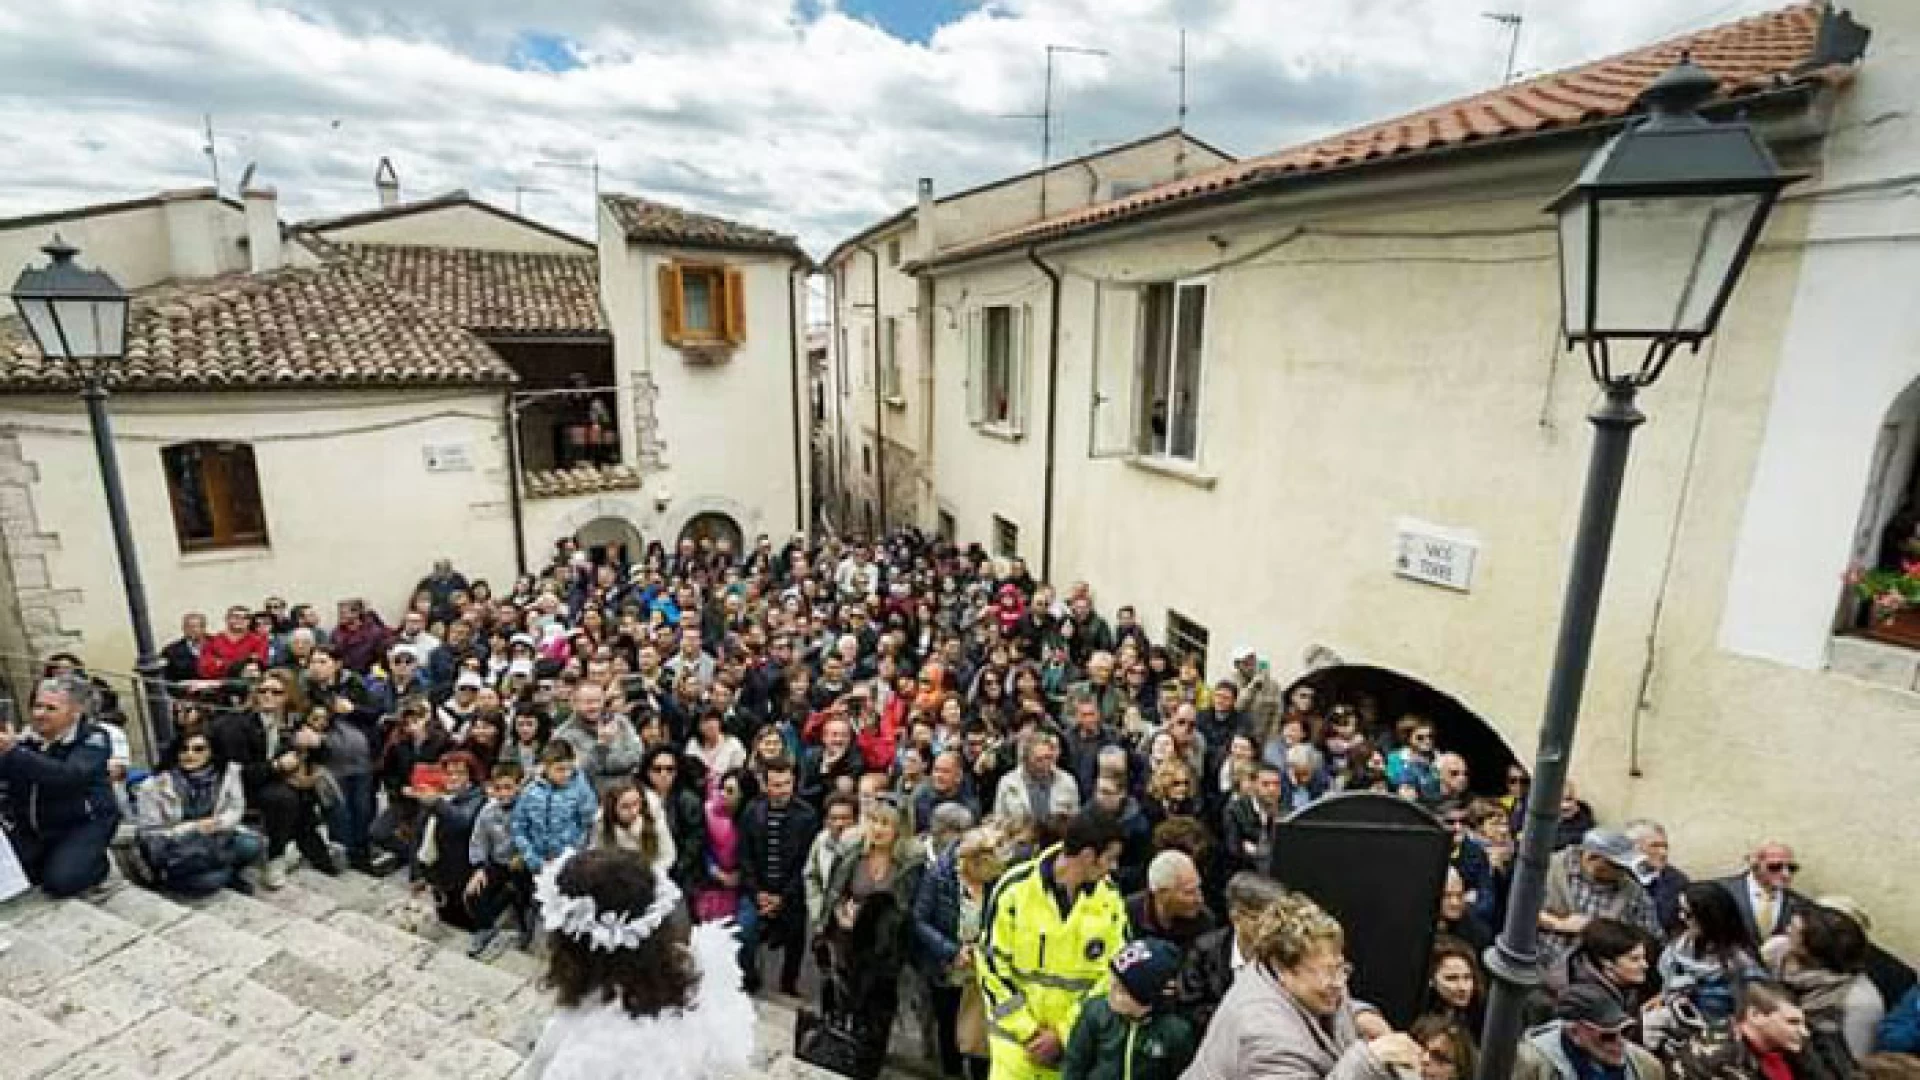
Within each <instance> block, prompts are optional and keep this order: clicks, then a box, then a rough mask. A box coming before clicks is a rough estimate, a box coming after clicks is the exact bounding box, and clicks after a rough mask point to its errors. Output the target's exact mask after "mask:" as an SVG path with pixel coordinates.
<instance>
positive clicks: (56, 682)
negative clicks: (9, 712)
mask: <svg viewBox="0 0 1920 1080" xmlns="http://www.w3.org/2000/svg"><path fill="white" fill-rule="evenodd" d="M92 702H93V687H92V685H90V684H89V683H88V682H87V680H86V678H85V677H84V676H82V675H79V674H75V673H68V674H62V675H56V676H54V677H52V678H49V679H45V680H43V681H42V682H41V683H40V687H39V689H38V690H37V691H36V692H35V693H34V696H33V721H32V724H33V729H32V730H31V731H28V732H25V733H21V732H14V731H0V781H5V782H6V784H5V786H6V793H7V801H8V809H9V811H10V813H9V818H10V820H11V822H12V824H11V825H10V826H9V829H8V832H7V839H8V840H9V841H11V842H12V844H13V849H14V851H15V853H17V854H18V855H19V856H20V863H21V865H22V867H23V868H24V869H25V870H26V873H27V880H29V881H31V882H33V883H34V884H35V885H38V886H40V888H41V890H42V891H43V892H45V893H46V894H47V895H48V896H50V897H54V898H61V897H68V896H76V895H78V894H80V893H83V892H85V891H86V890H88V889H91V888H93V887H94V886H95V885H98V884H100V883H101V882H102V881H104V880H106V877H107V872H108V865H107V845H108V844H109V843H111V842H112V840H113V834H114V830H115V829H116V828H117V827H118V826H119V824H120V810H119V808H118V806H117V805H116V803H115V801H114V797H113V784H112V781H111V780H110V779H109V777H108V768H107V766H108V762H109V761H110V760H111V759H112V757H113V739H112V738H111V736H109V735H108V733H107V731H106V729H105V728H103V727H101V726H100V725H99V724H96V723H94V722H93V721H92V720H91V719H89V718H88V715H87V714H88V713H89V712H90V711H91V707H92Z"/></svg>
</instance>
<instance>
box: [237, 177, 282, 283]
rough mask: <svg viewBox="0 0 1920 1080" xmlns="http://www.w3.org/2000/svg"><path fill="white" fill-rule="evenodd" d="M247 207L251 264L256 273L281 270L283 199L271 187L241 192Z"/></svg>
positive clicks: (248, 247)
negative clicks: (281, 201)
mask: <svg viewBox="0 0 1920 1080" xmlns="http://www.w3.org/2000/svg"><path fill="white" fill-rule="evenodd" d="M240 201H241V202H242V203H244V204H245V205H246V208H247V264H248V269H250V270H252V271H253V272H254V273H256V274H259V273H264V272H265V271H268V270H278V269H280V262H281V256H280V197H279V195H278V194H277V193H276V192H275V191H274V190H273V189H272V188H270V187H258V188H257V187H250V188H246V189H245V190H243V191H241V192H240Z"/></svg>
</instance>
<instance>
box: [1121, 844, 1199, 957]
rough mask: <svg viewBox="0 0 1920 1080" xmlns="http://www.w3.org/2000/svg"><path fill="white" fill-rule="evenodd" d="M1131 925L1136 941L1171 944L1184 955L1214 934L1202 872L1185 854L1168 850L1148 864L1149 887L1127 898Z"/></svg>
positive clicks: (1132, 934)
mask: <svg viewBox="0 0 1920 1080" xmlns="http://www.w3.org/2000/svg"><path fill="white" fill-rule="evenodd" d="M1127 924H1128V926H1130V927H1131V928H1132V929H1131V936H1132V937H1134V938H1143V937H1150V938H1159V939H1160V940H1162V941H1170V942H1172V943H1173V944H1175V945H1178V946H1179V947H1180V951H1181V953H1183V954H1184V953H1185V952H1186V951H1187V950H1189V949H1191V948H1193V943H1194V942H1195V941H1198V940H1199V938H1200V935H1202V934H1205V933H1209V932H1210V931H1212V930H1213V915H1212V913H1211V912H1209V911H1207V902H1206V898H1205V896H1204V895H1202V893H1201V891H1200V871H1199V870H1198V869H1197V868H1196V867H1195V866H1194V865H1193V860H1192V859H1190V858H1188V857H1187V854H1186V853H1185V852H1183V851H1174V850H1172V849H1168V850H1165V851H1162V852H1160V853H1159V854H1158V855H1155V856H1154V857H1153V861H1152V862H1150V863H1148V864H1147V887H1146V888H1145V889H1143V890H1141V891H1140V892H1137V893H1134V894H1133V895H1132V896H1129V897H1127Z"/></svg>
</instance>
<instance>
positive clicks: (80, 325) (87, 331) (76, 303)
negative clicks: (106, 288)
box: [53, 300, 100, 360]
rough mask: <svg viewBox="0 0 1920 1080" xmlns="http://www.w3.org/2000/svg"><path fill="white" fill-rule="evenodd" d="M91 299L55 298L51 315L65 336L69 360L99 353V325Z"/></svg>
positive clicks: (84, 358)
mask: <svg viewBox="0 0 1920 1080" xmlns="http://www.w3.org/2000/svg"><path fill="white" fill-rule="evenodd" d="M96 303H97V302H96V301H93V300H55V301H54V302H53V317H54V318H55V319H58V320H59V322H60V331H61V333H63V334H65V335H66V336H67V353H68V357H67V358H68V359H70V360H90V359H92V358H94V357H96V356H99V355H100V326H99V321H98V316H97V314H96V313H95V310H94V308H95V305H96Z"/></svg>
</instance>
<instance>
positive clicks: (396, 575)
mask: <svg viewBox="0 0 1920 1080" xmlns="http://www.w3.org/2000/svg"><path fill="white" fill-rule="evenodd" d="M110 404H111V408H112V410H113V413H112V416H113V424H114V433H115V445H116V447H117V449H118V453H119V461H120V469H121V474H122V478H123V482H124V485H125V488H126V494H127V504H128V514H129V518H130V520H131V523H132V528H133V534H134V542H135V544H136V548H137V551H138V553H139V558H140V568H141V572H142V575H143V576H144V577H145V579H146V584H147V594H148V599H149V602H150V604H151V607H152V612H153V621H154V632H155V634H156V635H157V636H158V637H159V639H160V641H161V643H164V642H165V641H168V640H171V639H172V638H173V637H175V636H177V634H178V627H179V616H180V615H181V614H182V613H184V612H186V611H192V610H197V611H204V612H208V613H209V614H211V615H214V616H215V617H216V618H217V616H218V613H219V612H220V611H221V610H223V609H224V608H225V607H226V606H227V605H229V604H234V603H244V604H247V605H248V606H249V607H257V606H258V605H259V604H260V602H261V600H262V599H264V598H265V597H267V596H268V595H278V596H283V597H285V598H286V599H287V600H289V601H290V602H293V603H301V602H306V603H312V604H316V605H318V606H320V607H321V608H322V610H323V612H324V614H325V617H326V618H327V619H328V620H329V621H330V620H331V618H332V605H333V604H334V603H335V602H336V601H338V600H341V599H344V598H347V597H352V596H359V597H364V598H365V599H366V600H367V602H368V603H369V604H371V605H373V606H374V607H375V608H376V609H377V610H378V611H380V612H381V614H382V615H384V616H388V617H397V614H398V613H399V611H401V610H402V609H403V608H404V605H405V603H406V600H407V594H408V591H409V590H410V589H411V588H412V586H413V583H414V582H416V581H418V580H419V579H420V577H421V576H422V575H424V574H425V573H426V571H427V570H428V569H429V568H430V565H431V563H432V561H433V560H434V559H435V558H438V557H442V556H444V557H447V558H451V559H452V560H453V561H454V564H455V565H456V566H458V567H459V568H460V569H461V570H462V571H463V572H464V573H466V574H467V576H469V577H486V578H489V579H491V580H493V581H495V582H507V583H510V582H511V581H512V575H513V569H514V566H513V531H512V523H511V520H510V518H509V511H508V505H507V487H506V471H505V470H506V453H505V446H504V433H503V432H504V429H503V427H502V420H501V415H502V410H501V401H500V396H499V394H498V393H497V392H496V391H484V390H461V389H446V390H421V391H386V392H382V391H348V392H328V393H311V394H309V393H299V392H283V393H234V394H232V395H227V396H220V397H217V398H216V397H212V396H209V395H204V394H195V395H165V394H127V395H116V396H115V397H114V398H113V399H112V400H111V403H110ZM214 408H217V410H218V411H213V409H214ZM195 439H218V440H238V441H243V442H246V443H248V444H250V445H251V446H252V447H253V452H254V463H255V467H256V469H257V471H258V473H259V478H260V489H261V494H262V501H263V503H264V507H265V511H266V518H267V535H268V542H267V545H266V546H265V547H263V548H247V549H231V550H222V551H208V552H182V551H181V550H180V546H179V542H178V539H177V534H176V533H175V530H174V524H173V516H172V509H171V504H170V502H169V500H168V494H167V484H166V479H165V476H164V473H163V472H162V466H161V457H160V451H161V448H162V447H163V446H166V445H169V444H172V443H177V442H185V441H191V440H195ZM0 444H5V445H4V447H0V449H3V450H4V453H11V452H12V449H13V447H15V446H17V448H18V451H19V457H20V461H21V467H20V468H18V469H12V468H8V469H4V470H0V472H4V476H0V482H5V494H4V495H3V496H0V512H3V513H4V515H5V518H6V522H7V529H8V535H7V549H8V553H9V555H10V557H11V559H12V564H13V570H14V576H15V584H16V586H17V588H18V589H19V590H20V596H21V599H22V600H23V601H33V602H40V601H49V602H51V604H52V605H53V606H54V607H55V608H56V609H57V610H58V619H59V626H58V629H60V630H62V631H66V632H77V633H78V634H79V638H78V640H77V641H76V642H75V643H74V644H75V645H76V650H75V651H78V652H80V653H81V654H82V655H83V656H85V657H86V658H87V659H88V661H89V662H90V663H92V664H96V665H98V666H100V667H101V668H103V669H105V670H108V671H129V670H131V669H132V661H133V652H134V650H133V642H132V631H131V629H130V627H129V625H128V618H127V609H126V600H125V593H124V591H123V588H122V584H121V580H120V575H119V569H118V564H117V562H116V561H115V555H114V548H113V536H112V531H111V530H110V529H109V528H108V523H107V508H106V497H105V494H104V491H103V488H102V486H101V481H100V473H99V467H98V464H97V462H96V460H95V457H94V453H93V446H92V442H91V437H90V435H89V434H88V427H87V420H86V415H85V413H84V411H83V410H82V409H81V406H80V403H79V402H78V401H77V400H75V399H72V398H69V397H64V396H60V397H56V396H49V397H9V398H7V399H5V400H4V401H0ZM429 445H436V446H447V445H457V446H460V447H463V448H465V449H466V451H467V454H468V459H469V461H470V463H471V467H470V468H468V469H465V470H460V471H448V472H429V471H428V469H427V466H426V459H425V456H424V449H425V448H426V447H427V446H429ZM4 453H0V456H4ZM36 590H50V592H46V591H36ZM29 629H30V630H31V629H32V628H31V627H30V628H29Z"/></svg>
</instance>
